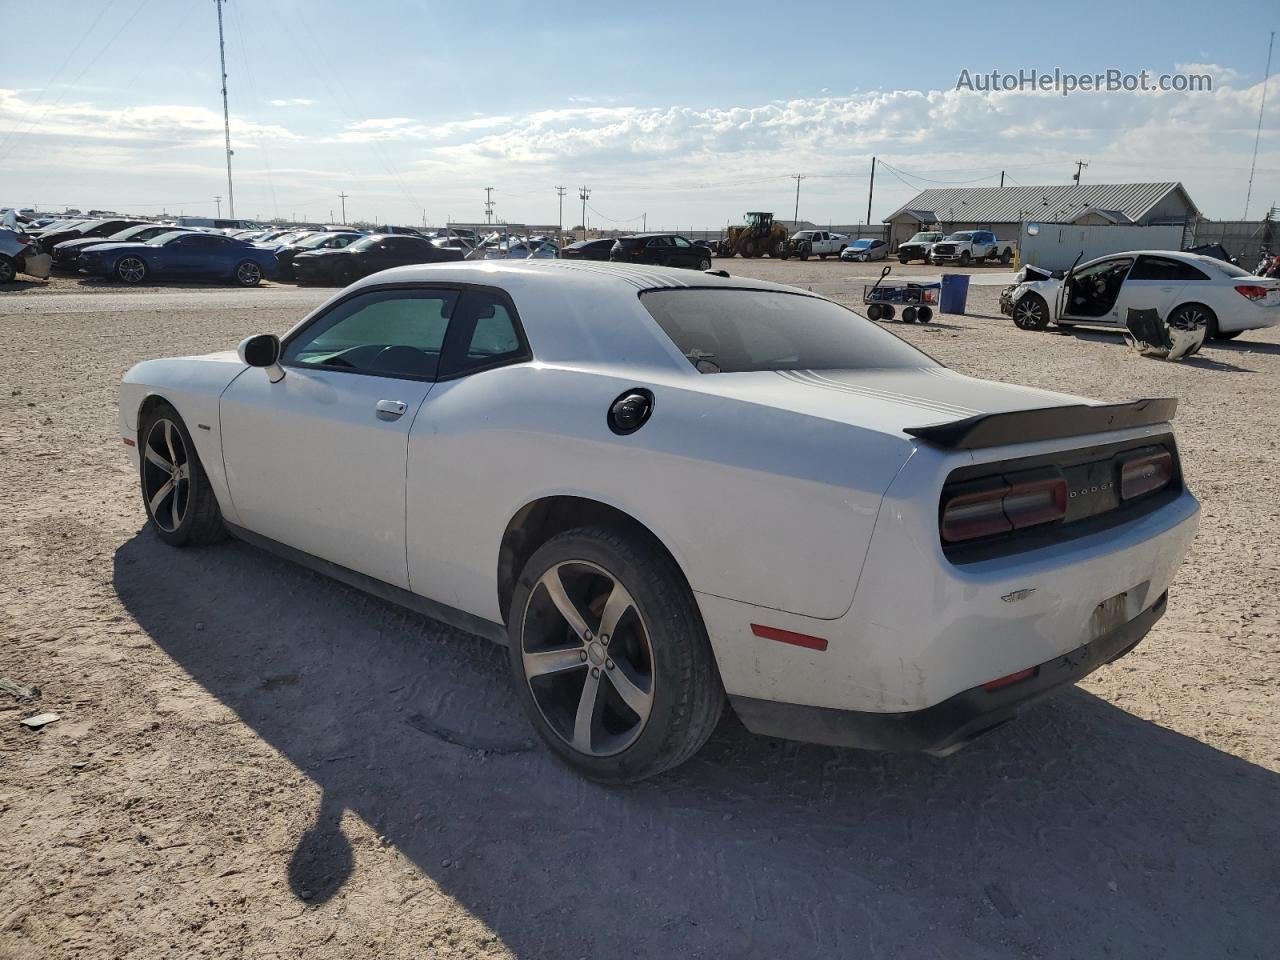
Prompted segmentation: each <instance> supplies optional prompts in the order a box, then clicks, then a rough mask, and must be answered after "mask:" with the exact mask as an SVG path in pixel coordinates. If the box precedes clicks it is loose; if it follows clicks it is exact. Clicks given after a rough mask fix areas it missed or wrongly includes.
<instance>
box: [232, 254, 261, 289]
mask: <svg viewBox="0 0 1280 960" xmlns="http://www.w3.org/2000/svg"><path fill="white" fill-rule="evenodd" d="M236 279H237V280H239V281H240V282H241V283H243V284H244V285H245V286H246V287H251V286H253V285H254V284H255V283H257V282H258V281H259V280H261V279H262V268H261V267H260V266H258V265H257V264H256V263H251V262H249V261H247V260H246V261H245V262H244V263H242V264H240V266H238V267H237V268H236Z"/></svg>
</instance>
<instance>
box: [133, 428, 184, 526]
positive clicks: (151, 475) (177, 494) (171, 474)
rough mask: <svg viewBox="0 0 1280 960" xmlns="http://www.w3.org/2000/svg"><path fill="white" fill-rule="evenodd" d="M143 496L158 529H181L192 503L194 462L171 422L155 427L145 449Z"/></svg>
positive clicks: (143, 446) (143, 448)
mask: <svg viewBox="0 0 1280 960" xmlns="http://www.w3.org/2000/svg"><path fill="white" fill-rule="evenodd" d="M142 493H143V496H145V497H146V498H147V509H148V511H149V512H150V514H151V519H152V520H153V521H154V522H155V524H156V526H158V527H159V528H160V529H161V530H163V531H165V532H166V533H173V532H174V531H176V530H177V529H178V528H179V527H180V526H182V521H183V519H184V518H185V517H186V515H187V507H188V506H189V505H190V503H191V460H190V458H189V457H188V455H187V447H186V444H185V443H183V441H182V432H181V431H180V430H179V429H178V427H177V425H176V424H175V423H174V422H173V421H172V420H168V419H164V418H161V419H159V420H157V421H156V422H155V423H153V424H152V425H151V430H150V432H149V433H148V434H147V439H146V442H145V443H144V444H143V445H142Z"/></svg>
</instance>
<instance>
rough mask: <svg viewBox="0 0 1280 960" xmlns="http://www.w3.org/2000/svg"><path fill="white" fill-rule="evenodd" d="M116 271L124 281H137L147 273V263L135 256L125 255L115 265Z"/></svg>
mask: <svg viewBox="0 0 1280 960" xmlns="http://www.w3.org/2000/svg"><path fill="white" fill-rule="evenodd" d="M116 273H117V274H118V275H119V277H120V279H121V280H123V281H124V282H125V283H137V282H138V281H139V280H141V279H142V278H143V277H145V276H146V275H147V265H146V264H145V263H143V262H142V261H141V260H140V259H139V258H137V257H125V258H124V259H123V260H121V261H120V264H119V265H118V266H117V267H116Z"/></svg>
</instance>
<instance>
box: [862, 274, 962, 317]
mask: <svg viewBox="0 0 1280 960" xmlns="http://www.w3.org/2000/svg"><path fill="white" fill-rule="evenodd" d="M892 270H893V268H892V267H885V268H884V270H883V271H882V272H881V273H880V279H879V280H877V281H876V282H875V283H873V284H871V285H870V286H864V287H863V288H862V302H863V303H865V304H866V305H867V316H868V317H869V318H870V319H872V320H893V319H894V318H895V317H896V316H897V315H898V311H899V310H901V311H902V321H903V323H928V322H929V321H930V320H932V319H933V311H934V310H936V309H937V307H938V299H939V297H940V295H941V291H942V284H941V282H940V281H937V280H924V281H920V280H901V281H896V282H894V283H885V282H884V278H885V277H887V276H888V275H889V273H890V272H891V271H892Z"/></svg>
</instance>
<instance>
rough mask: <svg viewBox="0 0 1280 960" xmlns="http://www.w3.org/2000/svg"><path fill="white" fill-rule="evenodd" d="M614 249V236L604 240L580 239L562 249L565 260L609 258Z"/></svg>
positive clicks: (561, 254)
mask: <svg viewBox="0 0 1280 960" xmlns="http://www.w3.org/2000/svg"><path fill="white" fill-rule="evenodd" d="M612 250H613V238H612V237H606V238H605V239H603V240H579V241H577V242H576V243H571V244H569V245H568V246H567V247H565V248H564V249H563V250H561V251H560V256H561V257H562V258H563V259H565V260H608V259H609V254H610V252H612Z"/></svg>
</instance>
